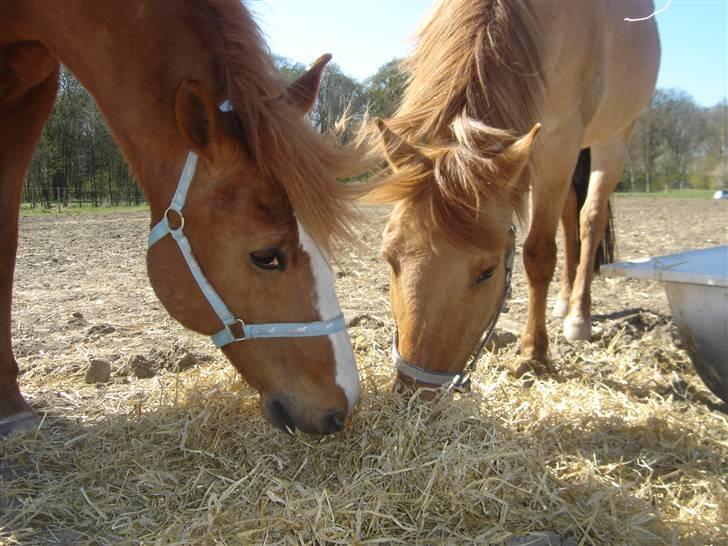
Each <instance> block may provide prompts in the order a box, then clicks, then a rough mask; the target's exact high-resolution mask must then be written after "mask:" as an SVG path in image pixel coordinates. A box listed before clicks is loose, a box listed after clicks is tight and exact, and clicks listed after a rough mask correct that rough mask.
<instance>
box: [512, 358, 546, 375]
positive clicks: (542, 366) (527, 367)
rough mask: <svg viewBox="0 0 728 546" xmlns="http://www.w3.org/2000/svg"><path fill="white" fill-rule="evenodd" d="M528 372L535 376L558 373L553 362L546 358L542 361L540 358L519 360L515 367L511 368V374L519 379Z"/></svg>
mask: <svg viewBox="0 0 728 546" xmlns="http://www.w3.org/2000/svg"><path fill="white" fill-rule="evenodd" d="M527 373H530V374H533V375H535V376H541V375H547V374H553V373H556V370H555V369H554V366H553V364H552V363H551V362H550V361H549V360H546V361H545V362H541V361H540V360H521V361H519V362H518V364H517V365H516V367H515V368H513V369H511V371H510V375H512V376H513V377H515V378H517V379H519V378H521V377H523V376H524V375H526V374H527Z"/></svg>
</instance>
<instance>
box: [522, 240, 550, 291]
mask: <svg viewBox="0 0 728 546" xmlns="http://www.w3.org/2000/svg"><path fill="white" fill-rule="evenodd" d="M523 266H524V267H525V269H526V275H528V280H529V281H530V282H531V283H533V284H547V283H549V282H550V281H551V278H552V277H553V274H554V269H555V268H556V241H554V240H553V239H551V240H540V241H536V240H530V241H526V243H525V244H524V246H523Z"/></svg>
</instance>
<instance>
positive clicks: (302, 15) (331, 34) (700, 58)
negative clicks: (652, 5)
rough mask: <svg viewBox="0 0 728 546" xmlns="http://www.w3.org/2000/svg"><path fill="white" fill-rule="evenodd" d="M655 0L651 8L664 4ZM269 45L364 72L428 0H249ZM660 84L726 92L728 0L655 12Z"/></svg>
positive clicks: (406, 40) (711, 97) (698, 92)
mask: <svg viewBox="0 0 728 546" xmlns="http://www.w3.org/2000/svg"><path fill="white" fill-rule="evenodd" d="M465 1H467V0H465ZM665 3H666V2H665V1H663V0H658V1H657V2H656V8H657V9H659V8H661V7H662V6H664V5H665ZM248 5H249V6H250V8H251V9H252V11H253V13H254V15H255V17H256V20H257V21H258V23H259V24H260V26H261V28H262V29H263V32H264V34H265V36H266V39H267V41H268V45H269V46H270V48H271V50H272V51H273V53H276V54H277V55H282V56H284V57H288V58H289V59H292V60H296V61H300V62H302V63H304V64H308V63H310V62H312V61H314V60H315V59H316V58H317V57H318V56H319V55H320V54H322V53H332V54H333V55H334V62H336V63H338V65H339V66H340V67H341V68H342V70H343V71H344V72H345V73H346V74H348V75H349V76H351V77H353V78H356V79H358V80H363V79H365V78H366V77H368V76H371V75H372V74H373V73H374V72H375V71H376V70H377V68H379V66H381V65H382V64H384V63H386V62H387V61H389V60H391V59H392V58H394V57H402V56H404V55H406V54H407V52H408V50H409V49H410V48H411V46H412V42H411V37H412V36H413V34H414V31H415V30H416V29H417V28H418V26H419V24H420V23H421V22H422V21H423V19H424V18H425V16H426V14H427V13H428V11H429V10H430V7H431V5H432V1H431V0H249V2H248ZM657 21H658V25H659V28H660V39H661V41H662V64H661V67H660V75H659V78H658V82H657V85H658V87H674V88H679V89H683V90H684V91H687V92H688V93H689V94H690V95H692V97H693V98H694V99H695V100H696V101H697V102H698V103H699V104H701V105H703V106H712V105H714V104H715V103H717V102H719V101H720V100H722V99H723V98H725V97H726V96H727V95H728V0H673V2H672V4H671V5H670V6H669V7H668V9H667V10H666V11H665V12H663V13H660V14H659V15H657Z"/></svg>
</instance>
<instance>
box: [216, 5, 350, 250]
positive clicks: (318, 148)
mask: <svg viewBox="0 0 728 546" xmlns="http://www.w3.org/2000/svg"><path fill="white" fill-rule="evenodd" d="M207 2H208V6H209V8H210V12H211V15H212V20H213V23H214V25H215V26H216V29H217V34H218V47H219V48H220V49H221V52H220V53H221V59H222V61H221V67H220V68H221V70H222V73H223V77H224V82H225V90H226V94H227V99H228V100H229V101H230V102H231V103H232V105H233V112H234V114H235V116H236V118H237V119H236V126H237V131H238V132H239V134H240V136H241V138H242V140H243V142H244V144H245V146H246V148H247V150H248V152H249V153H250V155H251V157H252V159H253V160H254V161H255V163H256V165H257V167H258V168H259V169H260V171H261V172H262V173H263V174H264V175H265V176H266V177H267V178H269V179H270V180H271V181H273V183H275V184H279V185H280V186H281V187H282V189H283V190H284V191H285V193H286V194H287V196H288V198H289V200H290V202H291V206H292V208H293V210H294V212H295V214H296V216H297V218H298V219H299V220H300V222H301V223H302V224H303V225H304V226H305V228H306V231H307V232H308V233H309V234H310V236H311V237H312V239H313V240H314V241H315V242H316V243H317V244H318V245H319V246H321V247H322V248H324V249H328V248H329V243H330V241H331V240H332V239H333V240H338V241H341V240H344V241H346V240H351V239H352V232H351V228H350V226H351V224H352V221H353V219H354V213H353V211H352V208H351V192H350V190H348V188H347V187H346V186H344V185H343V184H341V183H339V182H337V178H339V177H342V178H343V177H345V176H348V175H350V174H351V173H352V172H355V171H357V163H358V159H357V158H358V154H357V153H356V152H355V150H354V149H353V148H342V147H336V146H334V145H333V142H332V141H330V140H327V139H325V138H324V137H323V136H322V135H320V134H318V133H317V132H316V131H315V130H314V129H313V127H311V126H310V124H308V123H307V122H306V121H305V120H304V118H303V116H302V114H301V112H300V111H299V110H297V109H296V108H295V107H294V106H293V105H292V104H290V103H289V101H287V100H285V98H284V97H283V96H284V94H285V92H286V86H285V84H284V83H283V80H282V78H281V76H280V74H279V72H278V70H277V69H276V67H275V64H274V62H273V59H272V55H271V54H270V51H269V50H268V48H267V46H266V45H265V42H264V40H263V37H262V35H261V32H260V30H259V28H258V26H257V24H256V23H255V21H254V20H253V18H252V16H251V15H250V13H249V11H248V10H247V8H246V7H245V6H244V5H243V3H242V2H240V1H230V0H207Z"/></svg>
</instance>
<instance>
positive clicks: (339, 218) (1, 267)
mask: <svg viewBox="0 0 728 546" xmlns="http://www.w3.org/2000/svg"><path fill="white" fill-rule="evenodd" d="M328 59H329V57H328V56H326V57H322V58H321V59H320V60H319V61H318V62H317V63H316V64H315V65H314V66H313V68H312V69H311V70H310V71H309V72H308V73H306V74H305V75H304V76H302V77H301V78H300V79H299V80H298V81H297V82H295V83H294V84H293V85H292V86H291V87H290V88H288V90H286V88H285V86H282V85H281V82H280V79H279V76H278V72H277V70H276V69H275V66H274V64H273V62H272V60H271V58H270V55H269V53H268V51H267V49H266V48H265V45H264V43H263V41H262V38H261V36H260V32H259V30H258V28H257V26H256V25H255V23H254V21H253V20H252V18H251V16H250V14H249V13H248V11H247V9H246V8H245V7H244V6H243V5H242V4H241V3H240V2H237V1H225V0H200V1H180V2H149V1H143V0H133V1H131V0H130V1H128V2H115V1H110V0H109V1H98V2H81V1H69V2H44V1H33V0H30V1H25V0H22V1H20V0H18V1H16V0H6V1H4V2H2V3H0V258H1V259H0V428H1V429H3V431H4V432H6V433H7V432H8V431H9V430H11V429H13V428H18V427H19V426H20V425H22V424H23V421H24V420H27V418H29V417H32V409H31V407H30V406H29V404H28V403H27V402H26V401H25V400H24V399H23V397H22V395H21V392H20V389H19V386H18V382H17V375H18V365H17V363H16V361H15V359H14V357H13V352H12V346H11V339H10V332H11V330H10V310H11V290H12V281H13V270H14V264H15V255H16V249H17V241H18V210H19V205H20V194H21V188H22V185H23V178H24V173H25V171H26V168H27V166H28V163H29V162H30V159H31V156H32V154H33V149H34V147H35V145H36V143H37V141H38V138H39V135H40V133H41V129H42V128H43V125H44V123H45V121H46V119H47V117H48V115H49V112H50V111H51V108H52V105H53V101H54V98H55V95H56V89H57V83H58V73H59V63H63V64H64V65H66V66H67V67H68V68H69V69H70V70H71V71H72V72H73V73H74V74H75V75H76V76H77V77H78V79H79V80H80V81H81V83H82V84H83V85H84V86H85V87H86V88H87V89H88V90H89V92H90V93H91V94H92V95H93V96H94V98H95V99H96V101H97V103H98V105H99V108H100V109H101V111H102V113H103V115H104V116H105V118H106V120H107V121H108V124H109V126H110V128H111V131H112V133H113V136H114V138H115V140H116V142H117V143H118V144H119V146H120V148H121V150H122V152H123V154H124V156H125V158H126V160H127V161H128V163H129V164H130V165H131V167H132V169H133V170H134V173H135V175H136V177H137V179H138V181H139V185H140V186H141V188H142V189H143V190H144V192H145V194H146V197H147V199H148V201H149V205H150V208H151V225H152V226H153V229H152V231H151V233H150V237H149V250H148V253H147V266H148V272H149V277H150V280H151V283H152V286H153V287H154V291H155V292H156V294H157V296H158V297H159V299H160V300H161V302H162V303H163V304H164V306H165V308H166V309H167V311H168V312H169V313H170V314H171V315H172V316H173V317H174V318H175V319H177V320H178V321H179V322H180V323H181V324H182V325H184V326H185V327H187V328H190V329H192V330H194V331H196V332H199V333H202V334H206V335H212V336H213V339H214V341H215V343H216V345H217V346H218V347H221V348H222V351H223V352H224V354H225V355H226V357H227V358H228V359H229V360H230V361H231V362H232V364H233V365H234V366H235V367H236V368H237V369H238V370H239V372H240V373H241V374H242V375H243V376H244V377H245V379H246V380H247V381H248V382H249V383H250V384H251V385H252V386H253V387H255V388H256V389H257V390H258V392H259V393H260V397H261V407H262V409H263V413H264V414H265V416H266V417H267V418H268V419H269V420H270V421H271V422H272V423H273V424H274V425H276V426H278V427H281V428H291V429H294V428H298V429H301V430H304V431H315V432H322V433H327V432H334V431H337V430H339V429H340V428H341V427H342V426H343V424H344V422H345V419H346V417H347V415H348V413H349V411H350V410H351V408H352V406H353V405H354V404H355V402H356V401H357V398H358V390H359V386H358V385H359V383H358V376H357V370H356V366H355V361H354V355H353V351H352V348H351V343H350V340H349V337H348V334H347V331H346V325H345V323H344V320H343V317H342V316H341V310H340V308H339V304H338V301H337V299H336V295H335V293H334V286H333V276H332V273H331V270H330V267H329V264H328V261H327V258H326V255H327V251H328V249H329V244H328V243H329V241H330V240H331V238H332V237H334V238H340V237H342V236H343V237H346V236H347V234H348V233H349V228H348V227H347V226H348V225H349V223H348V222H349V220H350V212H349V210H350V209H349V206H348V204H347V201H346V199H345V196H346V193H345V189H344V188H343V187H342V186H341V185H339V184H338V183H337V181H336V177H337V174H338V173H340V172H342V173H343V172H349V171H350V170H351V168H352V166H351V163H352V162H355V158H354V156H353V155H352V154H351V153H349V152H348V151H345V150H343V151H342V150H339V149H334V147H333V146H331V144H330V143H328V142H326V141H325V140H323V139H322V138H321V137H320V135H318V134H316V133H315V132H314V131H313V130H312V129H311V127H310V126H309V124H307V123H306V121H305V120H304V115H305V113H306V112H307V111H308V110H309V109H310V108H311V107H312V105H313V104H314V101H315V98H316V94H317V92H318V86H319V80H320V76H321V72H322V70H323V68H324V65H325V64H326V62H327V61H328ZM255 338H274V339H255Z"/></svg>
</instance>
